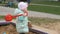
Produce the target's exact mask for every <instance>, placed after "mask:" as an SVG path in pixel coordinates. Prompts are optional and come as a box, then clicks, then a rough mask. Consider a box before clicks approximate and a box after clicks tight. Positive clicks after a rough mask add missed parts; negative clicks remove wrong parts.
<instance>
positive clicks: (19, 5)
mask: <svg viewBox="0 0 60 34" xmlns="http://www.w3.org/2000/svg"><path fill="white" fill-rule="evenodd" d="M27 7H28V3H27V2H20V3H18V8H19V9H21V10H24V9H27Z"/></svg>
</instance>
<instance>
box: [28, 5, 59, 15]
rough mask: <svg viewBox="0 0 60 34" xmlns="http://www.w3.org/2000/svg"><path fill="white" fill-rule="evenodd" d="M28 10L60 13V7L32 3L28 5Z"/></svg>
mask: <svg viewBox="0 0 60 34" xmlns="http://www.w3.org/2000/svg"><path fill="white" fill-rule="evenodd" d="M28 10H32V11H38V12H46V13H52V14H58V15H60V7H50V6H36V5H30V6H29V7H28Z"/></svg>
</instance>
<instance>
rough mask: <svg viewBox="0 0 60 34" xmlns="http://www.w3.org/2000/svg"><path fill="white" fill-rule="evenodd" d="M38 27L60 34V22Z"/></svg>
mask: <svg viewBox="0 0 60 34" xmlns="http://www.w3.org/2000/svg"><path fill="white" fill-rule="evenodd" d="M38 26H41V27H44V28H47V29H50V30H54V31H56V32H58V33H59V34H60V22H57V23H49V24H41V25H38Z"/></svg>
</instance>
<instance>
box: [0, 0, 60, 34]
mask: <svg viewBox="0 0 60 34" xmlns="http://www.w3.org/2000/svg"><path fill="white" fill-rule="evenodd" d="M55 3H56V4H55ZM15 8H17V7H13V6H12V7H5V6H4V7H3V6H0V34H18V33H17V31H16V27H15V23H16V22H15V19H13V20H12V21H11V22H6V21H5V16H6V15H7V14H8V13H9V14H11V15H14V14H13V11H14V10H15ZM59 8H60V5H59V2H38V3H37V2H36V0H35V1H34V0H33V1H32V2H31V4H30V6H29V7H28V10H29V15H28V17H29V21H31V24H32V27H31V28H29V31H30V32H29V33H26V34H59V33H60V10H59ZM4 23H5V24H4Z"/></svg>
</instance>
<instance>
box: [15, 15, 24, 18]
mask: <svg viewBox="0 0 60 34" xmlns="http://www.w3.org/2000/svg"><path fill="white" fill-rule="evenodd" d="M22 15H23V14H17V15H15V16H14V17H15V18H16V17H18V16H22Z"/></svg>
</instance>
